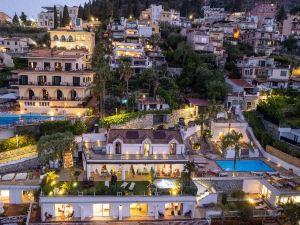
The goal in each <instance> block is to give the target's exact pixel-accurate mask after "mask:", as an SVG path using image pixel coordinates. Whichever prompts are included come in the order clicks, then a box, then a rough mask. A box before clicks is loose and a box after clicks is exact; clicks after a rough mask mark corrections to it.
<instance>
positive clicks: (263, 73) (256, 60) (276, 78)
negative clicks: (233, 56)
mask: <svg viewBox="0 0 300 225" xmlns="http://www.w3.org/2000/svg"><path fill="white" fill-rule="evenodd" d="M237 68H238V70H239V72H240V74H241V75H242V78H243V79H245V80H247V81H249V82H250V83H254V84H257V85H263V86H265V87H267V88H287V86H288V81H289V77H290V66H289V65H283V64H280V63H279V62H277V61H275V60H274V58H271V57H268V56H257V57H244V58H243V59H240V60H238V61H237Z"/></svg>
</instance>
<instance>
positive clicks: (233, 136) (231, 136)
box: [223, 130, 254, 176]
mask: <svg viewBox="0 0 300 225" xmlns="http://www.w3.org/2000/svg"><path fill="white" fill-rule="evenodd" d="M242 138H243V134H242V133H239V132H236V131H235V130H233V131H231V132H229V133H228V134H227V135H225V137H224V140H223V144H224V146H223V147H224V149H223V150H225V151H228V148H229V147H233V149H234V158H233V176H236V160H237V158H238V157H239V156H240V152H241V149H242V148H248V149H249V150H250V151H254V149H253V147H252V145H251V144H250V143H246V142H244V141H242V140H241V139H242Z"/></svg>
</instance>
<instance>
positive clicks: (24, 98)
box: [19, 96, 86, 102]
mask: <svg viewBox="0 0 300 225" xmlns="http://www.w3.org/2000/svg"><path fill="white" fill-rule="evenodd" d="M19 100H25V101H60V102H61V101H78V102H82V101H85V100H86V98H60V99H58V98H51V97H48V98H43V97H35V96H33V97H32V98H29V97H20V98H19Z"/></svg>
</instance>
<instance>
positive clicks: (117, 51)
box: [110, 42, 152, 73]
mask: <svg viewBox="0 0 300 225" xmlns="http://www.w3.org/2000/svg"><path fill="white" fill-rule="evenodd" d="M122 58H127V59H130V63H131V68H133V69H134V72H135V73H141V72H142V71H144V70H145V69H147V68H149V67H151V66H152V63H151V62H150V61H149V59H148V57H147V56H146V54H145V51H144V47H143V45H142V44H140V43H127V42H114V43H113V54H112V55H111V57H110V67H111V69H112V70H116V69H117V68H118V67H119V65H120V63H121V59H122Z"/></svg>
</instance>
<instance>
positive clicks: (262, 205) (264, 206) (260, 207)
mask: <svg viewBox="0 0 300 225" xmlns="http://www.w3.org/2000/svg"><path fill="white" fill-rule="evenodd" d="M267 207H268V206H267V204H266V203H263V204H261V205H258V206H255V209H265V208H267Z"/></svg>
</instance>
